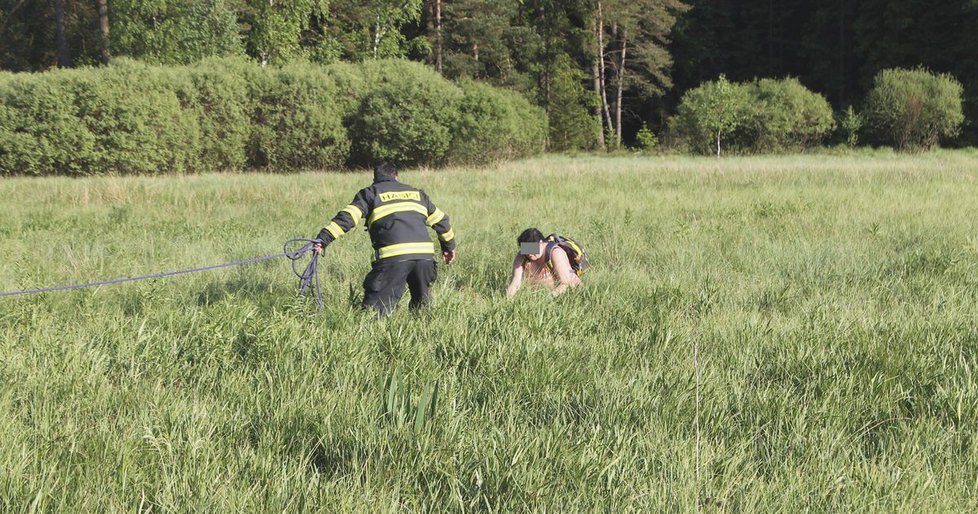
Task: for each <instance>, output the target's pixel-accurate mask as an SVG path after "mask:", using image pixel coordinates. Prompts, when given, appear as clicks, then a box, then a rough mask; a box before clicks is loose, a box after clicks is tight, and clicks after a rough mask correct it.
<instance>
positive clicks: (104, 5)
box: [96, 0, 112, 64]
mask: <svg viewBox="0 0 978 514" xmlns="http://www.w3.org/2000/svg"><path fill="white" fill-rule="evenodd" d="M96 2H97V3H98V28H99V32H101V35H102V41H101V47H102V52H101V53H102V64H109V60H110V59H111V58H112V55H111V54H110V53H109V2H108V0H96Z"/></svg>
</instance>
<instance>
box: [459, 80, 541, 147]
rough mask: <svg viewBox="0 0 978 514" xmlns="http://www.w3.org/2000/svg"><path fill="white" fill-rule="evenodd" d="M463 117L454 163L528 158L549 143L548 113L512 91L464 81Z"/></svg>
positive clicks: (460, 122) (461, 118)
mask: <svg viewBox="0 0 978 514" xmlns="http://www.w3.org/2000/svg"><path fill="white" fill-rule="evenodd" d="M461 88H462V95H463V96H462V100H461V102H460V104H459V105H460V107H459V113H460V115H459V120H458V125H457V128H456V129H455V130H454V134H453V136H452V148H451V150H450V152H449V153H450V155H449V159H450V160H451V161H453V162H460V163H465V162H475V163H479V162H482V163H484V162H489V161H501V160H509V159H515V158H519V157H526V156H529V155H534V154H536V153H539V152H542V151H543V149H544V148H545V146H546V144H547V116H546V113H545V112H543V109H541V108H540V107H537V106H535V105H532V104H531V103H530V102H528V101H527V100H526V99H525V98H523V97H522V96H520V95H519V94H517V93H514V92H512V91H506V90H502V89H497V88H493V87H491V86H489V85H486V84H482V83H478V82H472V81H466V82H462V83H461Z"/></svg>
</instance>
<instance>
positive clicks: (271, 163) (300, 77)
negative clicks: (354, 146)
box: [248, 64, 350, 169]
mask: <svg viewBox="0 0 978 514" xmlns="http://www.w3.org/2000/svg"><path fill="white" fill-rule="evenodd" d="M267 73H268V75H269V76H268V77H267V80H265V81H264V82H263V83H262V85H263V87H262V89H261V91H260V92H259V98H258V102H257V104H256V107H255V111H254V114H253V119H252V130H253V133H252V139H251V141H250V142H249V147H248V154H249V159H250V161H251V164H252V165H253V166H267V167H271V168H275V169H297V168H336V167H340V166H342V165H343V164H344V163H345V162H346V160H347V158H348V156H349V154H350V138H349V137H348V135H347V131H346V128H345V127H344V126H343V114H344V113H343V111H342V109H341V107H342V104H341V103H339V102H335V101H333V98H335V97H337V96H340V93H339V91H338V90H337V88H336V85H335V84H334V83H333V81H332V80H330V77H329V76H328V75H325V74H324V73H323V72H322V68H321V67H319V66H316V65H311V64H290V65H288V66H286V67H283V68H281V69H269V70H267Z"/></svg>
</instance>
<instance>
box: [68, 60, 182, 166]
mask: <svg viewBox="0 0 978 514" xmlns="http://www.w3.org/2000/svg"><path fill="white" fill-rule="evenodd" d="M74 87H75V88H76V89H75V91H76V92H75V100H76V103H77V105H76V106H77V109H78V118H79V119H80V120H81V122H82V123H83V124H84V126H85V127H86V129H87V130H88V131H89V132H90V133H91V134H92V135H93V136H94V137H95V146H94V148H93V151H92V153H91V154H89V155H87V156H81V157H80V160H81V161H82V166H84V167H85V168H87V169H89V170H93V171H94V172H96V173H120V174H157V173H166V172H174V171H176V172H181V171H186V170H187V169H188V166H189V164H190V163H191V162H192V161H193V158H194V157H193V156H194V155H196V154H197V152H198V151H199V146H198V145H199V143H200V138H201V134H200V127H199V124H198V122H197V119H196V118H195V117H193V116H186V115H185V113H184V112H183V110H182V106H181V103H180V100H179V98H178V97H177V94H176V90H175V89H176V88H175V87H174V84H173V83H172V82H171V80H170V77H169V76H168V73H167V72H166V71H165V70H164V69H161V68H155V67H150V66H146V65H144V64H141V63H138V62H136V61H131V60H127V59H115V60H114V61H113V65H112V66H110V67H108V68H107V69H105V70H99V71H95V70H91V71H88V72H87V73H84V74H83V75H82V77H81V79H80V80H78V81H77V82H76V83H75V84H74Z"/></svg>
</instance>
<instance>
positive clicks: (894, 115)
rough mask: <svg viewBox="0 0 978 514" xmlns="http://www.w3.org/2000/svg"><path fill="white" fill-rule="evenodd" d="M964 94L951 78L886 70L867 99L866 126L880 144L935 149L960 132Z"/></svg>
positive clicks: (909, 71)
mask: <svg viewBox="0 0 978 514" xmlns="http://www.w3.org/2000/svg"><path fill="white" fill-rule="evenodd" d="M962 93H963V88H962V86H961V83H960V82H958V81H957V80H956V79H955V78H954V77H952V76H951V75H948V74H940V75H935V74H933V73H931V72H929V71H927V70H925V69H922V68H918V69H913V70H906V69H900V68H892V69H886V70H883V71H881V72H879V74H878V75H876V79H875V80H874V82H873V89H872V90H871V91H870V92H869V95H868V97H867V98H866V107H865V109H864V110H863V113H864V116H865V118H866V126H867V128H868V129H869V130H870V132H871V133H872V134H873V136H875V138H876V140H877V141H878V142H880V143H883V144H888V145H892V146H894V147H896V148H897V149H899V150H917V149H922V148H932V147H934V146H937V145H938V144H939V143H940V142H941V140H942V139H947V138H953V137H955V136H957V135H958V133H959V131H960V130H961V125H962V123H963V122H964V114H963V112H962V107H961V98H962Z"/></svg>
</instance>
